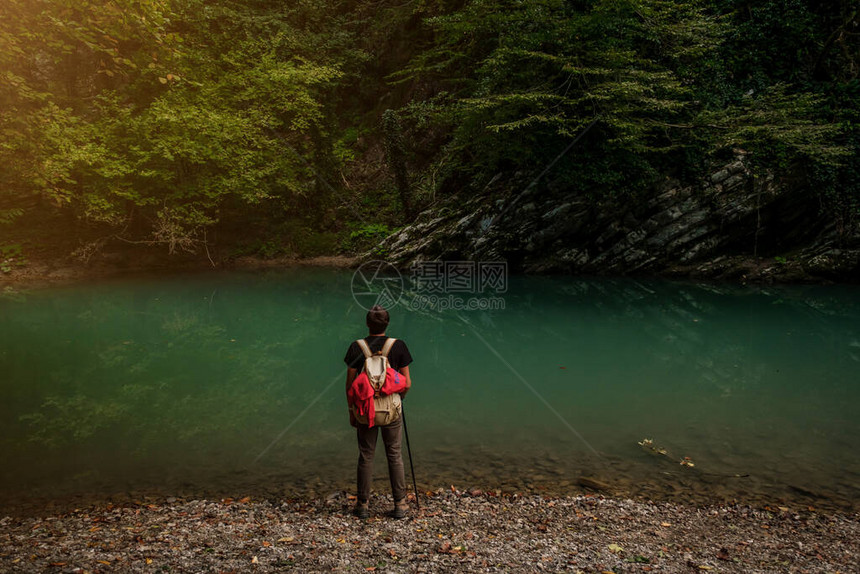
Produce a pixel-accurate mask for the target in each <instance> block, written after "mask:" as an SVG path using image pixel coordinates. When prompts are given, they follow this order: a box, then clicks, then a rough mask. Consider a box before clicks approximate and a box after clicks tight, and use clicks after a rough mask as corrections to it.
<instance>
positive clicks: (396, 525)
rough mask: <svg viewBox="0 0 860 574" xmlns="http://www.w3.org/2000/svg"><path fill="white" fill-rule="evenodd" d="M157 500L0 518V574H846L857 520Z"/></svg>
mask: <svg viewBox="0 0 860 574" xmlns="http://www.w3.org/2000/svg"><path fill="white" fill-rule="evenodd" d="M411 503H412V512H411V514H410V515H409V517H407V518H406V519H404V520H399V521H398V520H393V519H391V518H388V517H387V516H386V512H387V511H388V510H389V509H390V507H391V503H390V500H389V499H388V498H386V497H382V496H375V497H374V498H372V499H371V504H370V510H371V515H370V518H369V519H367V520H360V519H358V518H356V517H354V516H352V514H351V512H350V511H351V508H352V505H353V500H352V498H351V497H349V496H347V495H346V494H345V493H334V494H332V495H330V496H329V497H327V498H326V499H318V500H310V501H309V500H304V501H284V502H280V501H278V502H273V501H263V500H252V499H248V498H242V499H239V500H234V499H229V498H228V499H223V500H217V501H216V500H191V501H183V500H176V499H173V498H168V499H165V500H159V501H152V500H150V501H138V502H136V503H133V504H124V505H121V506H113V505H105V506H95V507H93V508H88V509H78V510H75V511H73V512H69V513H66V514H61V515H56V516H35V517H28V518H15V517H9V516H7V517H5V518H2V519H0V572H58V573H59V572H77V573H84V572H93V573H95V572H256V573H270V572H290V571H295V572H540V571H544V572H584V573H586V572H587V573H602V574H605V573H610V572H611V573H615V574H621V573H630V572H685V573H691V572H714V573H717V572H738V573H741V572H743V573H757V572H762V573H764V572H793V573H804V572H808V573H837V572H839V573H845V574H847V573H852V572H860V515H856V514H854V515H845V514H832V513H823V512H818V511H817V510H816V509H814V508H811V507H804V508H789V507H764V508H752V507H748V506H703V507H693V506H683V505H678V504H673V503H653V502H640V501H632V500H619V499H611V498H605V497H603V496H599V495H586V496H571V497H563V498H547V497H540V496H531V495H528V496H520V495H502V496H500V495H499V493H494V492H490V493H485V492H481V491H477V490H475V491H471V492H460V491H457V490H453V489H449V490H437V491H436V492H434V493H428V494H427V495H425V494H422V496H421V509H420V511H419V510H416V508H415V501H414V499H413V500H411Z"/></svg>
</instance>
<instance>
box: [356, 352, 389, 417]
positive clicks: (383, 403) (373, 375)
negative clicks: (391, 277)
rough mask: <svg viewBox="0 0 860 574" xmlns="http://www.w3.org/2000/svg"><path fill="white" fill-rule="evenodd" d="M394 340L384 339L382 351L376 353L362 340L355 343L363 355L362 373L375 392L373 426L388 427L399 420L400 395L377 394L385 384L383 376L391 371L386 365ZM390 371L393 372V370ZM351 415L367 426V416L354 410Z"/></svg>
mask: <svg viewBox="0 0 860 574" xmlns="http://www.w3.org/2000/svg"><path fill="white" fill-rule="evenodd" d="M396 340H397V339H395V338H393V337H389V338H388V339H386V341H385V344H384V345H383V346H382V350H381V351H379V352H377V353H372V352H371V351H370V347H369V346H368V344H367V342H366V341H365V340H364V339H359V340H357V341H356V343H358V346H359V348H360V349H361V352H362V353H364V367H363V368H362V371H363V372H364V373H365V374H366V375H367V379H368V380H369V381H370V386H372V387H373V389H374V390H375V391H376V392H375V393H374V395H373V408H374V410H375V411H376V416H374V417H373V424H374V425H380V426H382V425H388V424H391V423H393V422H395V421H397V419H399V418H400V409H401V407H400V405H401V401H400V394H399V393H392V394H390V395H383V394H381V393H380V392H379V389H381V388H382V385H384V384H385V376H386V374H387V373H388V370H389V369H391V366H390V365H389V364H388V353H389V352H390V351H391V347H392V346H394V341H396ZM391 370H392V371H393V370H394V369H391ZM353 413H354V414H355V418H356V420H357V421H358V422H360V423H362V424H368V421H367V416H365V415H359V414H358V412H356V411H355V410H354V409H353Z"/></svg>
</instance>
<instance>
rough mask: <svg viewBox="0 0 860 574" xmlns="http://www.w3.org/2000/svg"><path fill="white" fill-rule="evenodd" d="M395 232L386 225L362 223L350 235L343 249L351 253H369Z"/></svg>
mask: <svg viewBox="0 0 860 574" xmlns="http://www.w3.org/2000/svg"><path fill="white" fill-rule="evenodd" d="M394 231H395V230H394V229H391V228H390V227H388V226H387V225H385V224H384V223H361V224H359V225H358V228H357V229H355V230H354V231H352V232H351V233H350V234H349V237H348V238H347V239H346V241H344V242H343V244H342V247H343V248H344V249H346V250H347V251H351V252H362V251H367V250H369V249H371V248H373V247H375V246H377V245H378V244H379V243H380V242H381V241H382V240H383V239H385V238H386V237H388V236H389V235H391V234H392V233H394Z"/></svg>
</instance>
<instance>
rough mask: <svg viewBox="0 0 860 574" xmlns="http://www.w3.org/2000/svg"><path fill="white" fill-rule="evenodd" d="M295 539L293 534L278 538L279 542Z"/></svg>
mask: <svg viewBox="0 0 860 574" xmlns="http://www.w3.org/2000/svg"><path fill="white" fill-rule="evenodd" d="M293 540H295V538H293V537H292V536H284V537H283V538H278V542H292V541H293Z"/></svg>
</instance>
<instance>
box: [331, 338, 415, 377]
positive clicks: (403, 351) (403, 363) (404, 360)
mask: <svg viewBox="0 0 860 574" xmlns="http://www.w3.org/2000/svg"><path fill="white" fill-rule="evenodd" d="M386 339H388V337H385V336H378V335H371V336H369V337H365V338H364V340H365V341H367V346H368V347H370V352H371V353H376V352H377V351H381V350H382V346H383V345H385V340H386ZM343 362H344V363H346V366H347V367H351V368H353V369H357V370H358V371H361V368H362V367H363V366H364V353H362V352H361V347H359V346H358V343H356V342H355V341H353V342H352V344H351V345H350V346H349V349H347V351H346V356H345V357H344V358H343ZM411 362H412V355H411V354H409V348H408V347H407V346H406V343H404V342H403V341H401V340H400V339H397V340H396V341H394V344H393V345H392V346H391V350H390V351H389V352H388V364H389V365H391V368H392V369H394V370H395V371H399V370H400V369H402V368H403V367H408V366H409V363H411Z"/></svg>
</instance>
